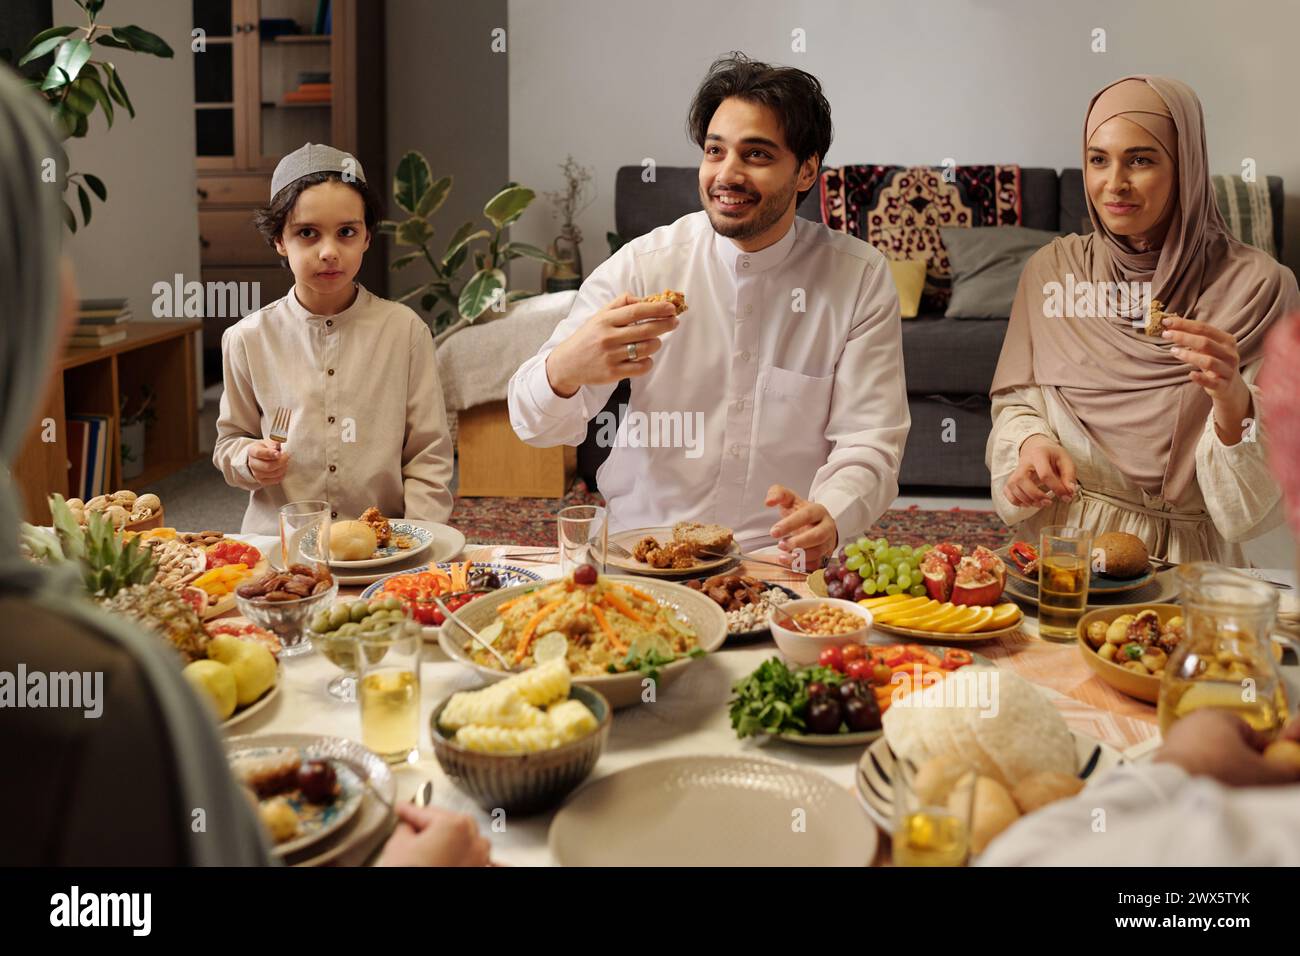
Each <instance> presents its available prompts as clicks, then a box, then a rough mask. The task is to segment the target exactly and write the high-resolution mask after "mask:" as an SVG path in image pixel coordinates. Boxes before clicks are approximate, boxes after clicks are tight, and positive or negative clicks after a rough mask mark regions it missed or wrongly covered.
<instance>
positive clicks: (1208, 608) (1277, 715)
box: [1159, 561, 1288, 737]
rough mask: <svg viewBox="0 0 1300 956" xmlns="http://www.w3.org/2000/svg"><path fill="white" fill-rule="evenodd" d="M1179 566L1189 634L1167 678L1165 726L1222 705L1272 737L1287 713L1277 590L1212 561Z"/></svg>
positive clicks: (1162, 692)
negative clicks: (1276, 651)
mask: <svg viewBox="0 0 1300 956" xmlns="http://www.w3.org/2000/svg"><path fill="white" fill-rule="evenodd" d="M1177 573H1178V578H1179V584H1180V586H1181V589H1182V591H1181V595H1180V597H1179V603H1180V604H1182V606H1183V632H1184V633H1183V636H1182V638H1181V640H1180V641H1179V642H1178V646H1177V647H1175V648H1174V650H1173V653H1172V654H1170V656H1169V662H1168V663H1167V664H1166V665H1165V674H1164V677H1163V678H1162V679H1161V682H1160V702H1159V718H1160V732H1161V733H1162V734H1164V733H1168V731H1169V728H1170V726H1172V725H1173V723H1174V721H1176V720H1178V719H1179V718H1180V717H1185V716H1187V715H1188V714H1189V713H1191V712H1192V711H1194V710H1199V709H1200V708H1202V707H1217V708H1220V709H1222V710H1230V711H1232V712H1233V713H1235V714H1236V715H1237V716H1239V717H1241V718H1242V719H1243V720H1244V721H1246V723H1248V724H1250V725H1251V726H1252V727H1254V728H1255V729H1256V730H1260V731H1262V732H1264V733H1265V734H1266V735H1268V736H1270V737H1271V736H1273V735H1274V734H1276V733H1277V732H1278V731H1279V730H1280V729H1281V728H1282V725H1283V724H1285V723H1286V720H1287V712H1288V708H1287V700H1286V688H1285V685H1284V684H1283V683H1282V676H1281V673H1280V672H1279V671H1278V666H1277V661H1276V659H1275V658H1274V656H1273V649H1272V638H1271V636H1270V635H1271V634H1272V630H1273V622H1274V621H1275V619H1276V618H1277V605H1278V597H1277V591H1275V590H1274V589H1273V587H1272V586H1271V585H1268V584H1265V583H1264V582H1263V581H1258V580H1256V579H1255V578H1252V577H1250V576H1249V575H1246V574H1242V573H1240V572H1237V571H1233V570H1231V569H1229V568H1225V567H1222V566H1221V565H1217V564H1212V563H1210V562H1208V561H1201V562H1196V563H1194V564H1184V565H1182V566H1181V567H1180V568H1179V569H1178V572H1177Z"/></svg>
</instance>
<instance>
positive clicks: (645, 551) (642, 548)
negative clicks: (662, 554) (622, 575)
mask: <svg viewBox="0 0 1300 956" xmlns="http://www.w3.org/2000/svg"><path fill="white" fill-rule="evenodd" d="M658 550H659V542H658V541H656V540H655V539H654V538H652V537H650V536H649V535H647V536H646V537H644V538H642V539H641V540H640V541H638V542H637V543H636V547H635V548H633V549H632V557H634V558H636V559H637V560H638V561H644V562H645V563H646V564H649V563H650V557H649V555H650V552H651V551H658Z"/></svg>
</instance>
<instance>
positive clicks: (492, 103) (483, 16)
mask: <svg viewBox="0 0 1300 956" xmlns="http://www.w3.org/2000/svg"><path fill="white" fill-rule="evenodd" d="M504 26H506V2H505V0H474V2H473V3H465V2H463V0H461V2H458V0H388V4H387V8H386V28H387V37H386V42H387V44H388V64H387V69H388V76H387V81H388V94H387V95H388V134H387V135H388V144H387V152H388V169H386V170H384V171H383V175H382V176H376V175H375V174H374V173H371V174H370V175H371V178H372V179H373V180H375V182H376V185H377V186H378V187H380V188H381V189H382V191H383V194H384V195H385V196H386V197H391V195H392V178H393V171H394V169H395V168H396V166H397V161H398V160H399V159H401V157H402V155H403V154H404V153H406V152H407V151H408V150H412V149H414V150H418V151H420V152H421V153H423V154H424V155H425V158H427V159H428V160H429V165H430V166H431V167H432V169H433V175H434V177H435V178H438V177H441V176H447V175H449V176H451V177H452V187H451V195H450V196H449V197H448V199H447V202H446V203H445V204H444V205H443V207H442V209H441V210H440V211H439V212H438V213H437V215H436V217H435V218H434V228H435V229H436V233H435V236H434V242H433V248H434V249H435V250H441V249H443V248H445V247H446V243H447V240H448V239H450V238H451V235H452V233H453V232H455V230H456V229H457V227H459V226H460V224H461V223H463V222H465V221H466V220H469V219H472V220H475V221H476V222H484V223H485V224H486V220H484V219H483V204H484V203H485V202H486V201H487V200H488V199H489V198H490V197H491V196H492V195H493V194H494V193H495V192H496V191H497V190H498V189H500V188H501V187H502V186H503V185H504V184H505V182H506V181H507V180H508V179H509V172H508V164H507V157H508V149H507V136H508V132H509V131H508V126H507V116H508V114H509V109H508V100H507V86H506V75H507V72H508V65H509V64H508V61H509V58H508V56H507V55H505V54H499V53H493V52H492V50H491V46H490V44H491V31H492V30H493V29H494V28H496V27H504ZM387 202H388V214H389V216H390V217H393V218H399V217H400V216H401V215H402V213H401V210H399V209H398V208H397V206H396V204H395V203H393V201H392V200H391V198H389V199H387ZM408 251H410V250H409V249H404V250H402V251H401V252H398V253H396V254H395V255H394V256H392V258H396V256H397V255H401V254H403V253H404V252H408ZM470 266H472V263H470V265H469V266H466V267H465V269H464V270H463V271H462V273H461V277H462V280H464V279H465V278H467V277H468V276H469V275H470ZM429 276H430V273H429V269H428V268H427V266H421V265H420V264H419V263H416V264H414V265H411V266H408V267H407V268H406V269H405V270H403V271H401V272H398V273H391V274H390V276H389V289H390V290H391V293H392V294H393V295H396V294H397V293H399V292H401V291H402V290H404V289H407V288H410V287H411V286H413V285H415V284H417V283H419V282H422V281H425V280H427V279H428V278H429ZM413 305H418V303H413Z"/></svg>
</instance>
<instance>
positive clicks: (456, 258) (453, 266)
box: [442, 246, 469, 277]
mask: <svg viewBox="0 0 1300 956" xmlns="http://www.w3.org/2000/svg"><path fill="white" fill-rule="evenodd" d="M468 258H469V246H461V247H460V248H459V249H457V250H456V251H455V252H453V253H452V254H451V255H450V256H449V257H448V258H446V259H444V260H443V263H442V273H443V275H445V276H449V277H450V276H454V275H455V274H456V273H457V272H459V271H460V267H461V266H463V265H464V264H465V260H466V259H468Z"/></svg>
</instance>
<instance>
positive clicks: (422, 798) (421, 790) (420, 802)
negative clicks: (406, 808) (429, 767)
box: [411, 779, 433, 807]
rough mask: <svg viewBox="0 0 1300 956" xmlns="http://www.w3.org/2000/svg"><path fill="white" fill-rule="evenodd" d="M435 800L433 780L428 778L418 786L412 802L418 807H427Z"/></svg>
mask: <svg viewBox="0 0 1300 956" xmlns="http://www.w3.org/2000/svg"><path fill="white" fill-rule="evenodd" d="M432 801H433V781H432V780H428V779H426V780H425V781H424V783H422V784H420V786H419V787H418V788H416V791H415V796H413V797H412V798H411V802H412V803H413V804H415V805H416V806H417V807H427V806H428V805H429V804H430V803H431V802H432Z"/></svg>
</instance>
